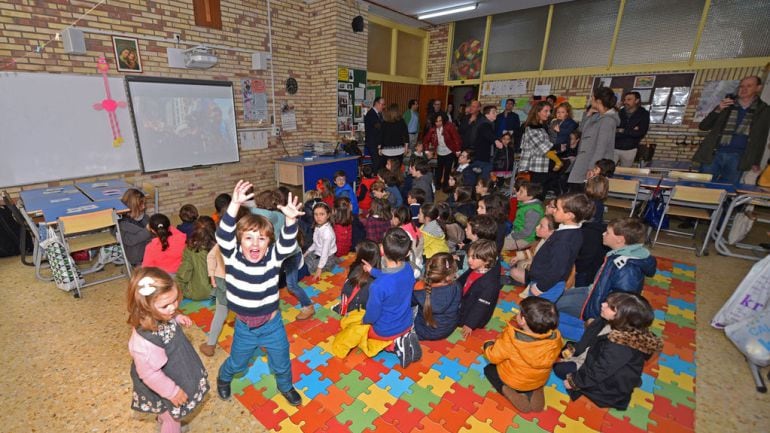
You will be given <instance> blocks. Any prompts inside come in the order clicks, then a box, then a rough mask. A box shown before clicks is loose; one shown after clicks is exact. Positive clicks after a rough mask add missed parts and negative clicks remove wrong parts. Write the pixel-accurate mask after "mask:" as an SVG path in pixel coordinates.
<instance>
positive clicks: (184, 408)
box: [128, 268, 209, 433]
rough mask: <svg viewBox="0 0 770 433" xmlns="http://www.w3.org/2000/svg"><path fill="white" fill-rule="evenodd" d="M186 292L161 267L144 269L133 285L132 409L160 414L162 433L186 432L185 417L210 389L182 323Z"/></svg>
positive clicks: (185, 323)
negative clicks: (180, 303)
mask: <svg viewBox="0 0 770 433" xmlns="http://www.w3.org/2000/svg"><path fill="white" fill-rule="evenodd" d="M181 300H182V293H181V292H180V291H179V289H177V287H176V284H174V280H173V279H171V276H169V275H168V274H167V273H165V272H163V270H161V269H158V268H141V269H137V270H136V271H135V272H134V275H133V276H132V277H131V281H130V282H129V283H128V313H129V316H128V324H129V325H131V327H132V328H133V330H132V332H131V338H130V339H129V340H128V351H129V353H130V354H131V358H133V362H132V364H131V380H132V382H133V385H134V389H133V401H132V403H131V408H132V409H134V410H136V411H139V412H148V413H154V414H158V422H159V423H160V431H161V433H178V432H181V431H182V424H181V422H180V419H181V418H182V417H184V416H186V415H187V414H189V413H190V412H192V411H193V410H194V409H195V408H196V407H197V406H198V405H199V404H200V403H201V402H202V401H203V398H204V396H205V395H206V393H207V392H208V390H209V382H208V379H207V378H208V373H206V369H205V368H204V367H203V363H202V362H201V359H200V357H199V356H198V354H197V353H196V352H195V349H193V347H192V345H191V344H190V341H189V340H188V339H187V337H186V336H185V335H184V332H182V329H181V328H180V327H179V325H183V326H190V325H192V320H190V318H189V317H187V316H184V315H182V314H179V312H178V311H177V308H178V307H179V301H181Z"/></svg>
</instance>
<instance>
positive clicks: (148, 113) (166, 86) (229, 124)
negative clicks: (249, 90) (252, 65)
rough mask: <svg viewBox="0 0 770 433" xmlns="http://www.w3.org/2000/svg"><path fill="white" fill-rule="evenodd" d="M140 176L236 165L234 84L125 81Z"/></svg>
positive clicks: (142, 78)
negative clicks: (176, 169) (207, 166)
mask: <svg viewBox="0 0 770 433" xmlns="http://www.w3.org/2000/svg"><path fill="white" fill-rule="evenodd" d="M126 82H127V83H128V95H129V99H130V100H131V111H132V113H133V116H134V125H135V127H136V133H137V134H136V135H137V139H138V140H139V153H140V155H141V159H142V167H143V169H144V171H145V172H152V171H161V170H169V169H175V168H186V167H196V166H205V165H213V164H224V163H229V162H238V160H239V155H238V135H237V133H236V126H235V104H234V100H233V83H232V82H230V81H210V80H190V79H182V78H161V77H146V76H129V77H126Z"/></svg>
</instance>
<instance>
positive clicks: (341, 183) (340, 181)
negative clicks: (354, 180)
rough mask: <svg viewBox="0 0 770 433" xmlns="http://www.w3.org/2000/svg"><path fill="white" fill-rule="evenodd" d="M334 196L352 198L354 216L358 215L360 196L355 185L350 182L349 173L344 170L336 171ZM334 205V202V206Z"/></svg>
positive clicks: (351, 204)
mask: <svg viewBox="0 0 770 433" xmlns="http://www.w3.org/2000/svg"><path fill="white" fill-rule="evenodd" d="M334 186H335V188H334V196H335V197H347V198H348V200H350V206H351V210H352V212H353V215H354V216H358V212H359V210H358V198H357V197H356V194H355V192H353V187H352V186H350V184H348V180H347V175H346V174H345V171H344V170H337V171H336V172H335V173H334ZM333 206H334V205H333V204H332V207H333Z"/></svg>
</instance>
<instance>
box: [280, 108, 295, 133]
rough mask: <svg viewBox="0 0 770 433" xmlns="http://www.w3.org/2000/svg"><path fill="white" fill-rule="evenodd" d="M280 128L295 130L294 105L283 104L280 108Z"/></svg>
mask: <svg viewBox="0 0 770 433" xmlns="http://www.w3.org/2000/svg"><path fill="white" fill-rule="evenodd" d="M281 128H283V130H284V131H296V130H297V115H296V114H294V106H292V105H284V106H283V108H282V109H281Z"/></svg>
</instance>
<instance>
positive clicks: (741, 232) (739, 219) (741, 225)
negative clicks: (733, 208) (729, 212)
mask: <svg viewBox="0 0 770 433" xmlns="http://www.w3.org/2000/svg"><path fill="white" fill-rule="evenodd" d="M753 208H754V206H748V207H746V210H745V211H743V212H739V213H738V215H736V216H735V219H733V226H732V227H731V228H730V232H729V233H728V234H727V243H728V244H729V245H735V244H736V243H738V242H740V241H742V240H744V239H745V238H746V235H748V234H749V232H750V231H751V228H752V227H753V226H754V221H756V220H757V216H756V214H754V212H752V210H753Z"/></svg>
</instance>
